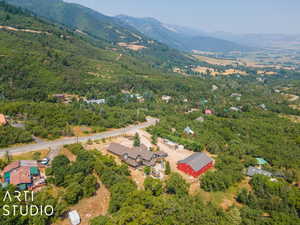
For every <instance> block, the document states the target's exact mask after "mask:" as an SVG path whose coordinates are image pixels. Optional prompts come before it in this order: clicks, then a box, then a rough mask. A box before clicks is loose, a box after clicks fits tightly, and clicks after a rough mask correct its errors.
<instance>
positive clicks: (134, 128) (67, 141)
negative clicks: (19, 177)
mask: <svg viewBox="0 0 300 225" xmlns="http://www.w3.org/2000/svg"><path fill="white" fill-rule="evenodd" d="M158 121H159V120H158V119H154V118H149V119H147V122H145V123H141V124H138V125H131V126H128V127H125V128H121V129H117V130H113V131H106V132H102V133H98V134H94V135H91V136H85V137H78V138H77V137H70V138H63V139H59V140H54V141H48V142H43V143H36V144H28V145H22V146H17V147H10V148H2V149H0V156H2V155H4V154H5V153H6V152H9V153H10V154H15V153H24V152H31V151H37V150H41V149H48V148H52V149H53V148H58V147H60V146H63V145H69V144H74V143H77V142H86V141H88V140H92V141H95V140H100V139H105V138H110V137H116V136H119V135H124V134H126V133H128V132H133V131H137V130H139V129H143V128H146V127H149V126H152V125H155V124H156V123H157V122H158Z"/></svg>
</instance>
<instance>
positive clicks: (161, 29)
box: [7, 0, 250, 52]
mask: <svg viewBox="0 0 300 225" xmlns="http://www.w3.org/2000/svg"><path fill="white" fill-rule="evenodd" d="M7 2H8V3H10V4H13V5H16V6H20V7H23V8H26V9H28V10H30V11H32V12H34V13H35V14H36V15H38V16H41V17H44V18H47V19H48V20H50V21H52V22H56V23H60V24H64V25H67V26H69V27H72V28H76V29H78V30H79V31H81V32H84V33H88V34H90V35H93V36H95V37H96V38H100V39H102V40H105V41H107V42H109V43H114V44H115V43H119V42H126V43H135V44H136V43H138V44H139V45H142V46H145V47H150V48H151V46H149V43H152V45H153V42H152V41H151V42H149V39H154V40H156V41H158V42H160V43H162V44H165V45H167V46H169V47H170V48H174V49H177V50H181V51H182V50H183V51H192V50H199V51H212V52H230V51H247V50H250V48H249V47H246V46H243V45H241V44H236V43H234V42H232V41H226V40H222V39H220V38H216V37H210V36H208V35H207V34H206V33H204V32H200V31H196V30H193V29H190V28H185V27H180V26H176V25H167V24H164V23H162V22H160V21H158V20H156V19H153V18H134V17H129V16H122V15H121V16H117V17H110V16H106V15H103V14H101V13H99V12H97V11H95V10H92V9H89V8H87V7H84V6H81V5H79V4H74V3H66V2H63V1H62V0H7ZM156 44H157V45H159V44H158V43H156ZM160 47H163V46H160ZM155 48H156V49H158V48H157V47H155Z"/></svg>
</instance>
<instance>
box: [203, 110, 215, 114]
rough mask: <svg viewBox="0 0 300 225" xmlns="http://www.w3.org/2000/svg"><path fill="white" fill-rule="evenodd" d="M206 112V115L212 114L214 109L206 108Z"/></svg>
mask: <svg viewBox="0 0 300 225" xmlns="http://www.w3.org/2000/svg"><path fill="white" fill-rule="evenodd" d="M204 113H205V115H212V114H213V111H212V110H211V109H205V111H204Z"/></svg>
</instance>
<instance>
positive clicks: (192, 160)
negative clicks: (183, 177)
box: [177, 152, 213, 171]
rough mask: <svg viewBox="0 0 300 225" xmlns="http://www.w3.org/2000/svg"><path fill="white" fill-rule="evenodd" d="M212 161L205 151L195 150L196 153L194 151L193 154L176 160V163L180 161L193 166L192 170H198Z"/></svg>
mask: <svg viewBox="0 0 300 225" xmlns="http://www.w3.org/2000/svg"><path fill="white" fill-rule="evenodd" d="M212 161H213V160H212V158H210V157H209V156H208V155H206V154H205V153H203V152H197V153H194V154H193V155H191V156H189V157H187V158H186V159H184V160H180V161H178V162H177V163H178V164H181V163H185V164H188V165H190V166H191V167H192V168H193V170H195V171H198V170H200V169H201V168H203V167H204V166H206V165H207V164H208V163H210V162H212Z"/></svg>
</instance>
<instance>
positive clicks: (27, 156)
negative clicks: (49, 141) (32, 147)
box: [0, 149, 49, 161]
mask: <svg viewBox="0 0 300 225" xmlns="http://www.w3.org/2000/svg"><path fill="white" fill-rule="evenodd" d="M36 152H40V153H41V155H40V159H43V158H45V157H46V156H47V155H48V153H49V149H43V150H40V151H32V152H26V153H21V154H16V155H10V157H11V160H13V161H16V160H33V159H34V153H36ZM3 158H5V156H4V157H0V159H3Z"/></svg>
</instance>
